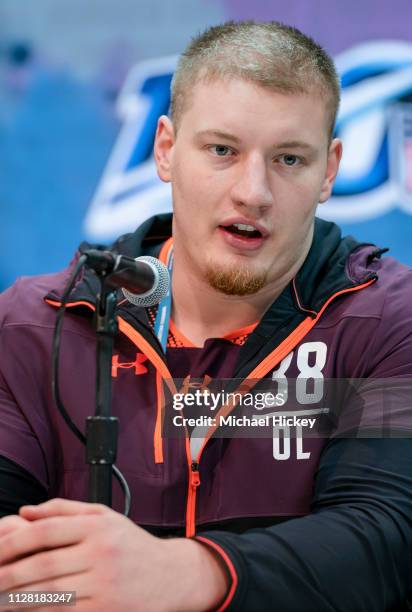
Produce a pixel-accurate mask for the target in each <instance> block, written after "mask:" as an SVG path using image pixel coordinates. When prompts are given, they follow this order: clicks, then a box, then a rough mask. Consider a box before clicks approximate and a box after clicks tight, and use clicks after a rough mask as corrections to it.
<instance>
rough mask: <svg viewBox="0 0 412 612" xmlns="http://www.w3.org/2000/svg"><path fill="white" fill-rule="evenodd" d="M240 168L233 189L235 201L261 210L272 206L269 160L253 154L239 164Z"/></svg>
mask: <svg viewBox="0 0 412 612" xmlns="http://www.w3.org/2000/svg"><path fill="white" fill-rule="evenodd" d="M238 170H239V171H238V173H237V176H236V180H235V183H234V185H233V187H232V190H231V196H232V200H233V202H234V203H235V204H237V205H238V206H244V207H248V208H251V209H262V210H259V212H263V210H264V209H266V208H268V207H270V206H272V204H273V194H272V190H271V188H270V183H269V168H268V167H267V161H266V160H265V159H264V158H263V157H261V156H260V155H257V154H251V155H249V156H248V157H247V158H246V159H245V160H244V161H243V163H241V164H239V166H238Z"/></svg>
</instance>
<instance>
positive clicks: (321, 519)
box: [202, 439, 412, 612]
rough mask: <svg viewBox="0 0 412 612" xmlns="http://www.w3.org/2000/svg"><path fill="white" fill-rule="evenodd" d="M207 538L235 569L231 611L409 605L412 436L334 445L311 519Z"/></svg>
mask: <svg viewBox="0 0 412 612" xmlns="http://www.w3.org/2000/svg"><path fill="white" fill-rule="evenodd" d="M203 537H204V538H205V540H210V541H212V542H213V543H214V544H215V545H216V544H217V545H218V546H220V547H221V548H222V549H223V551H224V552H225V553H226V554H227V555H228V556H229V558H230V561H231V562H232V564H233V565H234V568H235V570H236V574H237V578H238V588H237V589H236V591H235V593H234V597H233V599H232V603H231V605H230V607H229V609H230V610H232V609H233V610H268V609H271V607H273V606H276V608H277V609H278V610H281V611H282V612H302V610H304V611H305V612H332V611H333V612H336V611H342V612H352V611H353V612H375V611H376V612H383V611H387V610H393V609H401V608H398V606H401V605H402V604H403V603H404V602H405V600H406V597H407V593H408V591H409V589H411V585H412V440H411V439H386V440H384V439H379V440H378V439H358V440H355V439H352V440H350V439H336V440H333V441H330V442H329V443H328V445H327V447H326V449H325V451H324V453H323V455H322V459H321V462H320V465H319V469H318V473H317V476H316V485H315V492H314V498H313V505H312V514H310V515H308V516H306V517H303V518H297V519H293V520H290V521H287V522H284V523H282V524H279V525H276V526H273V527H269V528H267V529H253V530H250V531H248V532H246V533H244V534H242V535H235V534H233V533H228V532H225V533H222V532H213V531H210V532H207V533H204V534H202V538H203ZM205 540H203V541H204V542H205Z"/></svg>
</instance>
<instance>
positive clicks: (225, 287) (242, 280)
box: [205, 264, 267, 296]
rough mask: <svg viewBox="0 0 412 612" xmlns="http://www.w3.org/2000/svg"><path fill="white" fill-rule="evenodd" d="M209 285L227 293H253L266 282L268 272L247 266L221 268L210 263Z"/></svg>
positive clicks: (208, 269) (207, 275) (207, 276)
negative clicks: (254, 269)
mask: <svg viewBox="0 0 412 612" xmlns="http://www.w3.org/2000/svg"><path fill="white" fill-rule="evenodd" d="M205 276H206V280H207V281H208V283H209V285H210V286H211V287H213V289H216V291H220V292H221V293H224V294H225V295H239V296H243V295H253V294H254V293H257V292H258V291H260V289H262V288H263V287H264V286H265V284H266V277H267V273H266V272H257V271H253V270H250V269H249V268H245V267H241V266H239V267H236V268H226V269H225V268H219V266H212V265H211V264H209V266H208V268H207V270H206V274H205Z"/></svg>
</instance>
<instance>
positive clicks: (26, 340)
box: [0, 22, 412, 612]
mask: <svg viewBox="0 0 412 612" xmlns="http://www.w3.org/2000/svg"><path fill="white" fill-rule="evenodd" d="M338 103H339V86H338V78H337V76H336V73H335V69H334V67H333V63H332V61H331V60H330V58H329V57H328V56H327V55H326V54H325V53H324V52H323V50H322V49H321V48H320V47H318V46H317V45H316V44H315V43H314V42H313V41H312V40H310V39H309V38H307V37H306V36H304V35H303V34H301V33H300V32H298V31H297V30H295V29H293V28H289V27H285V26H282V25H280V24H277V23H270V24H254V23H250V22H244V23H239V24H234V23H229V24H225V25H223V26H218V27H214V28H211V29H209V30H208V31H207V32H205V33H204V34H202V35H201V36H199V37H197V38H196V39H194V40H193V42H192V43H191V45H190V46H189V47H188V49H187V50H186V52H185V53H184V54H183V56H182V58H181V60H180V63H179V66H178V69H177V72H176V75H175V77H174V81H173V88H172V112H171V118H170V119H169V118H168V117H161V118H160V119H159V124H158V130H157V134H156V142H155V159H156V163H157V167H158V173H159V176H160V178H161V179H162V180H163V181H169V182H170V183H171V185H172V189H173V210H174V215H173V222H172V221H171V219H170V218H168V217H162V218H157V219H152V220H150V221H149V222H147V223H146V224H145V225H144V226H143V227H142V228H140V229H139V230H137V232H136V233H135V234H133V235H130V236H126V237H124V238H122V239H121V240H119V241H118V242H117V243H116V245H115V247H114V248H115V249H116V250H117V251H118V252H120V253H124V254H127V255H132V256H138V255H140V254H141V253H142V252H144V253H150V254H155V255H156V256H158V257H159V258H160V259H162V260H164V261H169V262H170V261H171V255H172V251H173V270H172V295H173V298H172V306H171V312H170V320H169V321H168V323H169V335H168V343H167V347H166V350H165V351H164V350H162V348H161V346H160V343H159V341H158V340H157V339H156V337H155V334H154V329H156V325H155V321H156V317H157V314H158V309H156V308H151V309H147V310H145V309H143V308H137V307H135V306H133V305H131V304H129V303H125V302H124V300H122V301H120V302H119V306H118V317H119V319H118V320H119V334H118V337H117V340H116V346H115V351H114V359H113V370H112V376H113V413H114V414H116V415H117V416H118V417H119V420H120V439H119V453H118V462H117V464H118V466H119V468H120V469H121V470H122V472H123V473H124V474H125V476H126V478H127V480H128V482H129V485H130V487H131V489H132V495H133V504H132V510H131V519H132V520H129V519H126V518H125V517H123V516H122V515H121V514H120V513H119V512H116V511H115V510H111V509H108V508H105V507H103V506H100V505H95V504H87V503H85V502H82V501H76V500H82V499H83V500H86V499H87V468H86V466H85V463H84V449H83V447H82V446H81V444H80V443H78V442H77V440H75V439H73V436H72V434H71V433H70V432H68V431H67V428H66V426H65V424H64V423H63V422H62V419H60V417H59V416H58V415H56V411H55V408H54V406H53V403H52V400H51V397H50V395H51V393H50V368H49V363H50V345H51V335H52V330H53V326H54V316H55V312H54V309H55V306H56V303H58V302H59V299H60V297H61V295H62V291H63V288H64V286H65V283H66V282H67V278H68V272H67V271H65V272H64V273H61V274H58V275H53V276H52V277H50V276H48V277H40V278H36V279H31V280H27V279H26V280H23V281H20V282H19V283H17V284H16V285H15V286H14V287H13V288H11V289H10V290H9V291H7V292H6V293H5V294H4V295H3V297H2V299H1V311H0V315H1V321H2V334H1V343H2V353H1V354H2V356H3V357H2V364H1V381H0V384H1V388H0V389H1V391H0V392H1V396H0V414H1V423H2V425H1V427H0V455H1V463H0V475H1V476H0V490H2V491H3V495H2V500H1V506H2V512H3V514H10V516H7V517H5V518H3V519H2V520H1V521H0V591H10V590H14V589H20V590H43V591H56V590H58V591H76V595H77V608H78V609H79V610H82V611H83V610H84V611H86V610H96V611H97V610H99V611H103V610H107V611H110V612H114V611H116V610H119V611H120V610H122V611H123V610H155V611H156V612H158V611H160V610H167V611H172V610H176V611H183V610H208V609H216V608H218V609H220V610H223V609H227V608H230V609H233V610H269V609H277V610H280V611H282V612H292V611H299V612H302V611H305V612H323V611H325V612H326V611H332V610H342V611H344V612H349V611H353V612H360V611H365V612H371V611H372V610H376V611H378V610H379V611H385V610H387V611H389V610H398V609H399V610H401V609H405V610H406V609H407V608H406V606H407V596H408V591H409V589H410V577H411V570H412V559H411V557H412V555H411V552H412V532H411V518H410V517H411V516H412V495H411V492H412V469H411V468H412V443H411V441H410V439H408V438H404V439H397V440H391V439H384V438H383V437H381V438H378V439H369V438H362V437H360V438H358V439H356V438H354V437H353V438H352V439H351V438H344V437H339V436H334V437H331V438H330V439H325V438H322V439H320V438H319V437H318V438H316V437H314V438H308V439H306V438H304V437H303V436H302V431H301V430H299V427H296V431H295V432H294V435H292V433H291V432H290V431H289V430H288V428H285V429H284V430H283V431H284V438H283V445H282V441H281V440H280V437H279V435H277V436H276V435H274V436H273V437H272V438H270V439H268V438H253V437H250V438H236V437H234V438H231V439H224V438H219V437H217V436H216V435H214V436H212V434H213V431H209V432H208V434H207V435H206V437H205V438H204V440H202V439H200V441H199V439H198V438H196V437H195V436H192V438H191V439H190V440H189V438H186V439H182V438H163V439H162V438H161V436H160V433H159V432H160V427H159V424H160V420H159V419H160V418H161V414H162V413H161V404H159V402H160V401H161V399H159V398H161V395H162V393H161V383H162V379H163V380H166V379H168V378H171V377H174V378H184V379H185V380H186V383H187V388H190V385H191V384H192V381H193V379H196V380H197V379H201V380H204V379H205V377H208V379H210V378H222V379H223V378H238V379H241V380H244V379H247V380H250V379H261V378H264V377H266V378H269V380H271V379H273V380H274V381H277V382H279V383H282V384H283V385H286V388H288V387H287V385H288V380H289V381H293V380H296V379H302V378H303V379H313V380H315V384H316V383H317V382H319V381H320V384H321V385H322V384H323V382H322V381H323V380H324V379H326V378H339V379H342V378H361V379H363V378H370V379H375V378H377V379H379V378H397V379H403V378H405V379H406V378H407V377H408V376H410V375H411V374H412V365H411V361H412V360H411V355H412V314H411V309H410V301H411V291H412V285H411V272H410V270H408V269H407V268H406V267H404V266H401V265H400V264H398V263H396V262H394V261H393V260H392V259H390V258H384V259H383V260H380V255H381V252H380V251H379V249H377V248H376V247H374V246H372V245H367V246H365V245H358V244H357V243H356V242H355V241H353V240H352V239H344V240H342V239H341V237H340V233H339V230H338V228H337V227H336V226H334V225H333V224H330V223H326V222H322V221H320V220H315V212H316V207H317V205H318V203H319V202H321V203H323V202H325V201H326V200H327V199H328V198H329V196H330V194H331V190H332V186H333V181H334V179H335V176H336V173H337V171H338V166H339V161H340V157H341V152H342V145H341V143H340V141H339V140H337V139H333V138H332V134H333V125H334V120H335V116H336V111H337V107H338ZM171 232H172V235H173V240H170V235H171ZM170 267H171V265H170ZM95 287H96V284H95V282H94V281H93V274H92V273H87V274H86V275H85V276H84V277H83V278H82V279H81V280H80V281H79V282H78V284H77V285H76V287H75V289H74V291H73V294H72V295H71V298H70V304H71V305H70V311H71V312H70V314H68V315H67V316H66V324H65V332H64V338H63V343H62V351H63V355H62V364H63V365H62V372H61V388H62V389H61V394H62V397H63V398H64V402H65V405H66V408H67V409H68V410H69V412H70V414H71V416H72V418H73V420H74V421H75V422H76V423H77V425H78V427H80V428H83V423H84V419H85V418H86V416H88V415H89V414H90V413H91V412H92V406H93V390H94V351H95V340H94V334H93V331H92V326H91V316H92V311H93V307H94V304H95ZM44 299H45V300H46V303H45V302H44ZM291 388H292V387H290V386H289V390H290V389H291ZM283 389H285V386H283ZM290 392H291V390H290ZM363 401H364V406H363V418H364V421H365V422H367V423H369V424H370V425H371V426H373V425H376V424H377V423H378V420H379V414H381V412H380V411H381V410H382V409H383V408H384V407H383V406H381V405H378V404H377V399H376V394H373V393H371V394H370V395H368V394H366V395H365V397H364V398H363ZM159 406H160V409H159ZM310 408H311V406H305V405H304V402H303V406H302V411H303V412H304V411H305V410H309V411H310ZM377 415H378V416H377ZM212 429H213V428H212ZM288 434H290V435H288ZM6 483H7V484H6ZM6 489H7V490H6ZM53 497H59V498H65V499H51V498H53ZM47 499H49V500H51V501H46V502H45V503H41V504H40V505H37V506H36V505H31V506H27V505H26V506H24V507H22V508H21V509H20V513H19V515H18V516H17V515H16V514H14V515H13V514H12V513H13V512H14V513H17V512H18V510H19V507H20V506H21V505H22V504H27V503H31V504H33V503H38V502H40V501H44V500H47ZM121 505H122V498H121V495H120V493H119V491H118V490H117V489H115V491H114V507H115V508H116V510H118V511H120V510H121ZM184 529H186V532H185V531H184ZM184 533H186V536H189V537H186V538H184V537H182V536H183V535H184ZM165 536H166V537H165ZM173 536H174V537H173ZM49 609H50V608H49Z"/></svg>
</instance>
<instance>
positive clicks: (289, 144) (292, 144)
mask: <svg viewBox="0 0 412 612" xmlns="http://www.w3.org/2000/svg"><path fill="white" fill-rule="evenodd" d="M274 148H276V149H307V150H308V151H316V147H314V146H313V145H311V144H309V143H308V142H304V141H303V140H286V141H285V142H279V143H278V144H276V145H274Z"/></svg>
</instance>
